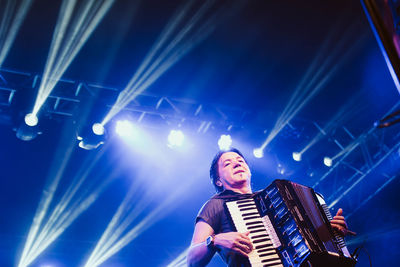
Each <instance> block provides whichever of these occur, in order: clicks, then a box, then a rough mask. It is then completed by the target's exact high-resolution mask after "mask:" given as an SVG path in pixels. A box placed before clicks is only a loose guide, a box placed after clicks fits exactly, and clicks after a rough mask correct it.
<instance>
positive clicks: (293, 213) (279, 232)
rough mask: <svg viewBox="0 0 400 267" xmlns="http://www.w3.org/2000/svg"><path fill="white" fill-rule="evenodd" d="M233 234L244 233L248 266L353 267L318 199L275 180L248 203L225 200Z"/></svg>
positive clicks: (309, 190) (301, 188)
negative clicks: (250, 245)
mask: <svg viewBox="0 0 400 267" xmlns="http://www.w3.org/2000/svg"><path fill="white" fill-rule="evenodd" d="M225 204H226V208H227V209H228V211H229V214H230V216H231V218H232V221H233V224H234V225H235V227H236V230H237V231H238V232H247V231H249V232H250V234H249V238H250V240H251V241H252V243H253V251H252V252H251V253H250V254H249V255H248V256H249V262H250V264H251V266H281V267H289V266H291V267H297V266H299V267H303V266H309V267H311V266H312V267H318V266H324V267H327V266H329V267H330V266H332V267H333V266H343V267H350V266H354V265H355V263H356V261H355V260H354V259H353V258H352V257H351V255H350V253H349V251H348V249H347V247H346V245H345V242H344V239H343V238H342V237H341V236H340V235H339V234H337V233H336V232H335V231H334V230H333V228H332V227H331V225H330V220H331V219H332V216H331V214H330V212H329V209H328V207H327V205H326V203H325V202H324V200H323V198H322V197H321V196H320V195H318V194H316V193H315V192H314V190H313V189H312V188H310V187H306V186H303V185H300V184H296V183H293V182H290V181H286V180H275V181H273V182H272V184H271V185H269V186H268V187H267V188H265V189H264V190H262V191H259V192H257V193H255V194H253V195H252V197H250V198H244V199H238V200H227V201H226V202H225Z"/></svg>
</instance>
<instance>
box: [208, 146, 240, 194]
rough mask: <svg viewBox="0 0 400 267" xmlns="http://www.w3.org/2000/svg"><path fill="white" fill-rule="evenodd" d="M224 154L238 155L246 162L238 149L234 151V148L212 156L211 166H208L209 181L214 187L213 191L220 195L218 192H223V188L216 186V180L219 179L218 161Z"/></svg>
mask: <svg viewBox="0 0 400 267" xmlns="http://www.w3.org/2000/svg"><path fill="white" fill-rule="evenodd" d="M226 152H235V153H236V154H238V155H239V156H241V157H242V158H243V159H244V161H245V162H246V163H247V160H246V158H245V157H244V156H243V154H242V153H241V152H240V151H239V150H238V149H236V148H233V147H232V148H230V149H228V150H221V151H218V153H217V154H215V156H214V158H213V160H212V162H211V166H210V179H211V182H212V184H213V185H214V187H215V190H216V191H217V193H220V192H222V191H223V190H224V187H223V186H218V185H217V181H218V179H219V173H218V161H219V159H220V158H221V156H222V155H223V154H224V153H226Z"/></svg>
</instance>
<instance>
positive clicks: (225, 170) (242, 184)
mask: <svg viewBox="0 0 400 267" xmlns="http://www.w3.org/2000/svg"><path fill="white" fill-rule="evenodd" d="M218 174H219V180H218V181H217V185H218V183H220V185H222V186H223V187H224V189H228V190H233V191H240V192H242V193H244V191H245V192H246V193H247V192H248V191H249V190H250V177H251V173H250V169H249V166H248V165H247V163H246V161H245V160H244V159H243V158H242V157H241V156H240V155H239V154H237V153H235V152H226V153H224V154H222V156H221V157H220V158H219V160H218Z"/></svg>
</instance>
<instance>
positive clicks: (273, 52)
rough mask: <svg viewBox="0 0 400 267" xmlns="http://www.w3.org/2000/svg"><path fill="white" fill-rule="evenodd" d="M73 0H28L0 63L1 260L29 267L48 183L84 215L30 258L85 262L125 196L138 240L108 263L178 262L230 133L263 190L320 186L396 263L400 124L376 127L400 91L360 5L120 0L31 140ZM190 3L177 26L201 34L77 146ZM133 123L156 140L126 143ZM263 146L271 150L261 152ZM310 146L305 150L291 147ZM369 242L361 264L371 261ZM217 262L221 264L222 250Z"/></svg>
mask: <svg viewBox="0 0 400 267" xmlns="http://www.w3.org/2000/svg"><path fill="white" fill-rule="evenodd" d="M17 2H18V4H21V3H23V2H24V1H17ZM89 2H90V1H82V2H81V3H89ZM104 2H107V1H104ZM61 3H62V1H39V0H36V1H32V4H31V6H30V7H29V9H28V10H27V11H26V17H25V18H24V20H23V22H22V23H21V27H20V28H19V30H18V31H17V32H16V35H15V39H14V40H13V42H12V45H11V46H10V48H9V51H8V53H7V55H6V56H5V58H4V61H3V62H2V64H1V65H0V127H1V131H0V132H1V137H2V147H3V149H2V153H0V155H1V156H0V160H1V162H2V166H3V171H2V175H1V176H2V179H1V183H2V185H1V187H0V188H1V194H0V195H1V200H2V201H1V203H2V205H1V210H2V212H3V216H2V217H3V219H2V220H0V223H1V225H0V230H1V231H0V236H1V239H2V241H1V242H0V263H1V264H2V266H13V265H17V264H18V262H19V260H20V258H21V254H22V251H23V248H24V246H25V244H26V242H27V239H28V233H29V230H30V227H31V224H32V221H33V220H34V218H35V213H37V211H38V210H39V208H40V206H41V205H39V203H41V201H43V199H46V196H48V195H51V192H53V191H52V189H54V192H53V193H54V197H53V200H52V202H51V204H49V212H51V211H52V210H53V209H54V208H56V207H57V203H60V204H62V203H67V202H66V201H65V198H66V197H68V196H70V197H71V201H70V202H68V204H66V207H68V208H66V210H69V211H70V213H66V214H67V217H66V218H73V220H70V221H69V220H67V219H66V218H64V219H60V220H59V221H58V222H59V223H60V225H58V226H59V227H61V228H64V229H63V231H62V233H60V234H59V235H58V236H56V238H55V239H54V240H52V242H49V244H48V246H47V247H46V248H45V249H44V250H43V251H42V252H40V253H38V255H37V258H35V259H34V261H33V262H32V265H31V266H83V265H84V263H85V262H86V261H87V260H88V259H89V257H90V255H91V252H92V251H93V250H94V249H95V247H96V244H98V242H99V240H100V237H101V236H102V234H103V233H104V231H105V229H106V228H107V225H109V222H110V221H111V219H112V218H115V217H113V216H114V215H115V214H116V212H117V210H118V208H121V207H122V206H123V203H129V204H126V205H127V207H126V210H125V212H126V213H127V214H133V215H131V217H132V220H131V221H129V222H130V223H129V225H128V226H127V228H126V229H125V231H123V233H124V235H122V236H125V239H123V240H124V242H126V243H124V245H123V246H122V247H121V248H120V250H116V251H114V252H112V251H113V248H112V247H108V248H107V249H105V250H104V251H103V254H105V255H107V253H106V252H107V251H111V252H112V253H111V255H109V258H107V259H106V260H104V262H103V263H102V265H101V266H166V265H168V264H170V263H171V262H173V261H174V260H175V259H177V258H179V256H180V255H181V253H183V254H184V251H185V249H186V248H187V247H188V245H189V244H190V239H191V235H192V231H193V222H194V218H195V216H196V213H197V211H198V209H199V208H200V207H201V205H202V204H203V203H204V202H205V201H206V200H207V199H208V198H209V197H210V196H211V195H212V194H213V188H212V186H211V185H210V183H209V180H208V176H207V175H208V164H209V162H210V161H211V158H212V156H213V154H214V153H215V152H216V151H217V149H218V147H217V140H218V137H219V135H221V134H230V135H231V136H232V139H233V146H235V147H237V148H239V149H240V150H243V151H244V152H245V155H247V157H248V160H249V162H250V164H251V167H252V169H253V172H252V174H253V178H252V179H253V187H254V189H262V188H265V187H266V186H267V185H268V184H269V183H270V182H271V181H272V180H273V179H277V178H279V179H282V178H283V179H290V180H293V181H295V182H298V183H301V184H305V185H308V186H312V187H314V188H315V189H316V190H317V191H319V192H321V193H322V194H324V195H325V198H326V200H327V202H328V203H330V204H331V207H332V212H335V210H337V208H339V207H342V208H343V209H344V210H345V214H347V216H348V217H347V220H348V223H349V225H350V228H351V229H352V230H354V231H356V232H358V237H355V238H349V239H348V241H349V245H350V248H351V250H352V251H353V250H354V249H355V248H356V247H358V246H360V245H363V246H364V248H365V249H366V250H367V251H368V253H369V254H370V255H371V258H372V261H373V262H374V263H376V262H381V263H385V264H386V265H391V264H393V263H394V260H395V256H396V255H398V252H397V251H398V247H396V245H394V242H395V241H394V240H395V239H396V238H398V235H399V230H398V229H399V225H398V220H399V218H400V210H399V209H398V207H397V205H396V203H397V202H396V201H397V200H396V199H397V194H398V192H399V191H400V184H399V179H398V178H399V173H400V172H399V170H400V168H399V167H398V166H400V164H399V157H400V150H399V148H400V135H399V126H398V125H393V126H391V127H387V128H377V127H376V124H374V123H376V122H378V121H379V120H380V119H382V118H383V117H385V115H387V114H389V113H391V112H393V111H395V110H399V109H400V105H399V103H400V102H399V101H400V97H399V94H398V92H397V90H396V88H395V86H394V84H393V81H392V80H391V77H390V74H389V71H388V69H387V67H386V65H385V61H384V59H383V57H382V54H381V52H380V51H379V48H378V44H377V42H376V40H375V37H374V36H373V34H372V31H371V29H370V26H369V24H368V21H367V19H366V16H365V14H364V13H363V9H362V6H361V3H360V2H359V1H353V0H352V1H348V0H346V1H345V0H343V1H342V0H340V1H323V2H321V1H316V0H315V1H314V0H307V1H306V2H301V3H300V2H294V1H293V2H285V1H283V2H282V1H278V2H273V1H258V0H254V1H234V2H231V1H222V0H221V1H219V0H215V1H205V2H202V1H191V2H190V4H188V3H186V1H178V0H176V1H136V2H135V3H132V1H123V0H115V1H109V3H111V6H110V8H109V9H108V10H107V12H106V13H105V14H104V17H102V19H101V20H100V21H99V24H98V25H97V26H96V27H95V28H94V29H93V32H92V33H91V34H90V36H89V37H88V39H87V41H86V42H85V43H84V44H83V45H82V47H81V49H80V50H79V52H78V53H77V54H76V55H75V56H74V57H73V58H71V62H70V64H69V65H68V66H67V67H66V69H65V72H63V74H62V76H61V78H60V80H59V81H58V82H57V83H56V85H55V87H54V89H53V90H52V91H51V92H50V94H49V96H48V98H47V99H46V101H45V103H44V105H43V107H42V108H41V110H40V112H39V113H38V117H39V125H38V127H37V128H36V129H35V130H36V131H37V132H40V134H39V135H38V136H36V138H34V139H33V140H31V141H22V140H20V139H18V138H17V137H16V133H18V131H19V130H20V129H21V128H22V126H21V125H22V123H23V117H24V116H25V115H26V113H28V112H31V111H32V108H33V105H34V101H35V98H36V95H37V93H38V91H39V88H40V84H41V82H42V80H44V79H43V77H44V70H45V66H46V60H48V53H49V50H50V47H51V44H52V40H53V32H54V30H55V25H56V22H57V19H58V18H59V16H60V14H62V12H61V13H60V10H61ZM7 4H8V1H0V10H6V9H5V6H6V5H7ZM207 5H208V6H207ZM3 7H4V8H3ZM185 8H186V9H185ZM182 10H186V11H187V13H183V14H184V15H185V16H184V19H183V20H182V21H180V23H178V26H177V28H175V31H176V32H177V33H180V30H181V29H185V27H186V26H187V25H190V27H191V28H189V29H190V30H188V32H190V33H191V34H192V35H190V34H188V35H185V38H182V40H184V42H183V41H182V42H183V43H180V44H183V45H182V46H181V47H180V48H181V50H177V52H179V53H180V54H179V56H177V57H172V58H171V59H170V60H169V61H166V62H167V63H168V64H167V63H166V64H167V67H165V69H164V70H163V71H162V72H160V75H156V76H154V80H151V81H150V82H149V84H148V86H145V87H140V88H141V89H143V91H141V92H140V93H138V95H136V96H135V97H134V98H133V99H132V100H131V101H130V102H129V104H127V105H126V106H124V107H122V109H121V111H120V112H118V113H117V114H116V115H115V116H114V117H113V118H111V120H110V121H109V122H108V123H107V124H106V125H105V128H106V130H107V132H108V134H107V138H106V140H104V144H103V145H102V146H100V147H98V148H97V149H94V150H91V151H86V150H82V149H81V148H79V147H78V141H77V140H76V136H78V135H81V134H82V132H83V131H84V130H85V129H86V128H88V127H90V126H91V125H92V124H93V123H94V122H98V121H100V120H102V119H103V118H104V116H105V114H107V113H108V112H109V111H110V110H112V108H113V106H114V104H115V103H116V101H117V99H118V98H119V96H120V95H121V92H123V91H124V90H125V89H127V88H128V87H127V84H128V83H129V81H130V80H131V79H132V77H134V75H135V74H136V73H139V70H140V67H141V66H144V65H143V64H144V62H145V61H146V57H147V56H148V55H149V54H150V51H152V49H153V48H154V47H155V44H157V41H159V40H160V38H161V36H162V33H163V32H164V33H165V31H166V29H168V25H171V23H172V22H174V19H176V18H178V17H179V14H182V13H179V12H180V11H182ZM199 10H204V13H203V14H202V15H201V16H200V15H198V13H197V12H198V11H199ZM2 16H3V17H4V16H5V15H4V14H2ZM196 16H198V17H199V20H198V21H197V22H196V23H194V22H193V21H192V20H191V19H193V18H196ZM189 22H191V23H192V24H190V23H189ZM172 24H173V23H172ZM75 26H76V25H75ZM176 36H179V35H176ZM176 36H175V37H176ZM171 39H173V38H171ZM175 40H176V39H175ZM171 43H172V42H171ZM171 43H169V44H171ZM166 46H167V47H168V43H167V45H166ZM3 47H4V46H3ZM172 51H173V52H174V51H175V50H172ZM182 51H183V52H182ZM0 63H1V62H0ZM290 104H291V105H290ZM121 119H127V120H130V121H131V122H133V123H135V125H137V126H138V127H139V128H140V129H141V131H142V132H143V133H145V137H143V138H142V139H140V141H139V142H138V143H136V144H130V143H129V144H128V143H126V142H125V141H123V140H121V139H120V138H119V137H118V136H117V135H116V134H114V126H115V124H116V122H117V121H118V120H121ZM171 129H181V130H182V131H183V132H184V133H185V138H186V139H185V140H187V144H186V147H185V148H184V149H181V150H180V151H178V150H173V149H171V148H170V147H167V146H166V139H167V135H168V132H169V131H170V130H171ZM268 138H271V140H270V141H269V142H268V144H266V140H268ZM263 144H266V145H265V149H264V158H262V159H257V158H254V157H253V155H252V151H253V149H254V148H258V147H261V146H262V145H263ZM307 145H309V147H308V148H307V149H306V147H307ZM302 150H304V153H303V155H302V161H300V162H296V161H294V160H293V159H292V152H296V151H302ZM324 157H330V158H333V165H332V166H331V167H327V166H325V165H324V164H323V158H324ZM52 186H53V187H52ZM72 188H75V189H76V191H74V190H72ZM194 188H195V189H194ZM49 192H50V193H49ZM70 192H75V193H74V194H72V195H68V194H70ZM63 196H64V198H63ZM124 199H125V200H124ZM85 201H86V202H85ZM124 201H125V202H124ZM128 217H129V216H128ZM46 218H47V217H46ZM64 223H66V224H64ZM53 228H54V229H56V226H54V225H53ZM131 230H132V231H131ZM114 236H116V234H115V235H114ZM120 237H121V236H120ZM108 238H110V236H108ZM110 239H111V238H110ZM383 244H385V246H384V247H383ZM364 248H363V249H361V250H360V263H359V264H360V266H364V265H367V264H368V256H367V252H364ZM382 248H384V249H385V251H386V252H387V254H386V255H385V256H382V255H381V253H382ZM396 253H397V254H396ZM183 254H182V255H183ZM177 266H179V265H177ZM210 266H223V265H222V262H221V260H220V259H218V258H217V257H216V258H214V259H213V260H212V262H211V264H210Z"/></svg>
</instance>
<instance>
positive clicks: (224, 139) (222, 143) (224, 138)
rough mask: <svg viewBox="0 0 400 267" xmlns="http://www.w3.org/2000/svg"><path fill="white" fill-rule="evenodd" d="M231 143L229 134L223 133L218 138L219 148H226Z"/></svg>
mask: <svg viewBox="0 0 400 267" xmlns="http://www.w3.org/2000/svg"><path fill="white" fill-rule="evenodd" d="M231 145H232V138H231V136H230V135H229V134H223V135H221V137H220V138H219V140H218V146H219V149H220V150H228V149H229V148H230V147H231Z"/></svg>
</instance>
